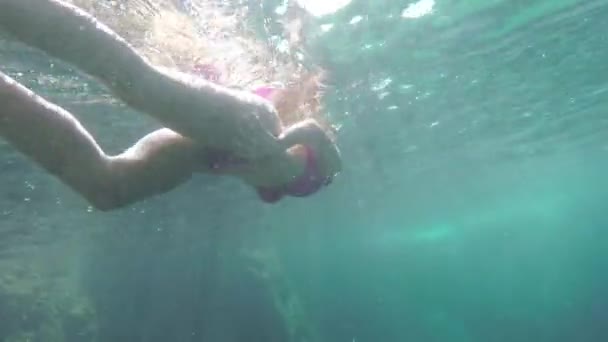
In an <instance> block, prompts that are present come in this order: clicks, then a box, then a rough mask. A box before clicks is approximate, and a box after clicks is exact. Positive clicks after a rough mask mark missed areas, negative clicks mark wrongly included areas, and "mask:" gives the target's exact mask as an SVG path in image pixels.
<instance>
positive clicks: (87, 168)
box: [0, 0, 197, 210]
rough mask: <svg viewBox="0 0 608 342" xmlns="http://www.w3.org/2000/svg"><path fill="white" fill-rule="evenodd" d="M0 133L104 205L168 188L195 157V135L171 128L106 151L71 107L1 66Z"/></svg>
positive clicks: (107, 207) (183, 176) (117, 204)
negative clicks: (38, 92)
mask: <svg viewBox="0 0 608 342" xmlns="http://www.w3.org/2000/svg"><path fill="white" fill-rule="evenodd" d="M0 1H1V0H0ZM0 137H3V138H4V139H6V140H7V141H8V142H10V143H11V144H12V145H13V146H15V147H16V148H17V149H18V150H19V151H21V152H22V153H23V154H25V155H26V156H28V157H29V158H30V159H32V160H34V161H35V162H37V163H38V164H39V165H41V166H42V167H43V168H45V169H46V170H47V171H48V172H50V173H51V174H53V175H55V176H57V177H58V178H59V179H61V180H62V181H63V182H64V183H65V184H67V185H68V186H70V187H71V188H72V189H74V190H75V191H77V192H78V193H80V194H81V195H82V196H83V197H85V198H86V199H87V200H88V201H89V202H90V203H91V204H92V205H94V206H95V207H96V208H98V209H100V210H110V209H115V208H118V207H122V206H125V205H128V204H130V203H133V202H135V201H139V200H141V199H144V198H146V197H150V196H153V195H155V194H160V193H163V192H166V191H169V190H170V189H172V188H174V187H176V186H177V185H179V184H180V183H182V182H184V181H185V180H187V179H188V178H189V177H190V176H191V174H192V171H193V168H194V165H196V163H197V160H196V159H197V153H196V148H195V146H194V144H193V143H192V141H191V140H189V139H186V138H184V137H182V136H181V135H179V134H177V133H175V132H172V131H170V130H168V129H162V130H159V131H156V132H153V133H151V134H149V135H148V136H146V137H144V138H143V139H141V140H140V141H139V142H138V143H137V144H136V145H135V146H133V147H132V148H131V149H129V150H127V151H126V152H124V153H122V154H120V155H118V156H115V157H110V156H107V155H106V154H105V153H104V152H103V151H102V149H101V148H100V147H99V146H98V145H97V143H96V142H95V140H94V139H93V137H92V136H91V135H90V134H89V133H88V132H87V131H86V130H85V128H84V127H82V125H81V124H80V123H79V122H78V120H76V118H74V117H73V116H72V115H71V114H70V113H68V112H67V111H65V110H63V109H62V108H60V107H58V106H56V105H54V104H52V103H49V102H48V101H46V100H44V99H43V98H41V97H40V96H37V95H36V94H34V93H33V92H32V91H30V90H28V89H27V88H25V87H24V86H22V85H20V84H19V83H17V82H16V81H14V80H12V79H11V78H9V77H8V76H6V75H4V74H2V73H1V72H0Z"/></svg>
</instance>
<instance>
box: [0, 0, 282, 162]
mask: <svg viewBox="0 0 608 342" xmlns="http://www.w3.org/2000/svg"><path fill="white" fill-rule="evenodd" d="M0 29H1V30H5V31H7V32H9V33H10V34H12V35H13V36H15V37H16V38H17V39H19V40H21V41H23V42H24V43H26V44H28V45H31V46H33V47H36V48H39V49H41V50H43V51H45V52H47V53H48V54H50V55H52V56H54V57H57V58H59V59H62V60H64V61H66V62H68V63H71V64H73V65H75V66H76V67H78V68H80V69H81V70H83V71H84V72H86V73H88V74H90V75H92V76H94V77H96V78H98V79H100V80H101V81H102V82H103V83H104V84H105V85H106V86H107V87H108V88H109V89H110V90H111V91H112V92H113V93H114V94H115V95H116V96H118V97H119V98H121V99H122V100H123V101H124V102H125V103H127V104H128V105H129V106H131V107H133V108H134V109H136V110H139V111H141V112H144V113H146V114H149V115H151V116H153V117H155V118H156V119H157V120H159V121H160V122H161V123H162V124H163V125H164V126H165V127H168V128H171V129H172V130H174V131H177V132H179V133H180V134H182V135H184V136H187V137H190V138H192V139H194V140H196V141H197V142H198V143H200V144H204V145H211V146H218V147H221V148H227V149H231V150H234V151H235V152H243V153H241V154H247V155H248V156H249V157H257V155H267V154H272V153H277V154H278V153H280V152H282V151H280V149H279V148H278V144H277V143H276V137H275V136H273V134H270V133H268V131H270V130H269V129H268V127H271V126H276V125H277V122H276V121H277V120H278V116H277V115H276V110H275V109H274V107H273V106H272V105H271V104H270V103H269V102H268V101H265V100H263V99H261V98H260V97H258V96H255V95H253V94H249V93H248V92H244V91H237V90H232V89H228V88H225V87H221V86H219V85H215V84H213V83H211V82H208V81H206V80H203V79H198V78H194V77H190V76H187V75H184V74H179V73H169V72H168V71H165V70H161V69H160V68H156V67H153V66H152V65H151V64H150V63H148V61H147V60H145V58H143V57H142V56H140V55H139V54H138V53H137V52H136V51H135V49H134V48H133V47H131V46H130V45H129V44H128V43H127V42H126V41H125V40H124V39H122V38H121V37H119V36H118V35H117V34H116V33H115V32H113V31H112V30H111V29H109V28H108V27H107V26H105V25H104V24H102V23H101V22H99V21H98V20H96V19H95V18H93V17H92V16H91V15H89V14H87V13H86V12H84V11H82V10H80V9H78V8H77V7H75V6H72V5H70V4H68V3H65V2H63V1H61V0H0ZM279 125H280V122H279ZM260 132H265V133H263V134H260ZM252 137H254V138H255V143H252V140H253V139H252ZM256 154H257V155H256Z"/></svg>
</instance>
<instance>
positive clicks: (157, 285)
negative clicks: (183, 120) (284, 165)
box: [0, 0, 608, 342]
mask: <svg viewBox="0 0 608 342" xmlns="http://www.w3.org/2000/svg"><path fill="white" fill-rule="evenodd" d="M63 1H64V0H59V1H57V0H23V3H24V4H25V3H27V4H28V6H30V5H31V6H33V7H35V6H37V5H38V4H41V3H63ZM13 2H14V3H17V2H15V0H0V12H1V11H3V8H4V9H6V8H11V3H13ZM66 3H67V2H66ZM69 3H71V4H74V6H78V8H81V9H82V10H84V11H86V12H87V13H91V15H93V16H95V17H96V18H98V19H99V20H100V21H101V22H104V23H106V24H107V25H108V26H109V27H110V28H111V29H113V30H115V31H116V32H118V34H119V35H120V36H121V37H124V39H125V40H126V41H127V42H129V43H131V44H133V46H134V47H135V48H136V49H137V50H138V51H139V52H140V53H141V54H142V55H144V56H146V57H147V58H148V59H149V60H150V61H151V63H153V64H158V65H162V66H164V67H167V68H174V69H178V70H181V71H183V72H189V71H188V70H190V71H191V70H194V69H193V67H192V66H193V65H197V66H198V65H199V64H196V63H203V62H200V60H204V62H205V63H211V64H204V65H205V66H208V65H213V66H214V67H216V68H217V69H218V70H220V71H218V72H217V74H215V75H216V76H214V77H216V78H214V80H217V82H220V81H219V80H224V83H225V84H226V85H227V86H229V87H231V86H234V87H235V88H243V89H249V88H251V89H253V88H254V85H255V84H257V83H256V82H257V81H258V79H256V78H254V77H253V76H251V77H250V76H249V75H253V74H255V75H263V76H260V78H263V79H264V82H266V83H270V82H271V81H272V78H273V77H275V78H278V77H279V76H280V75H291V74H293V70H303V69H301V68H307V67H310V70H313V69H314V68H313V67H312V66H315V67H319V68H322V69H323V70H324V75H325V76H324V81H323V83H324V84H323V86H322V88H323V99H322V101H323V105H324V106H323V108H322V110H320V111H322V113H323V115H324V120H326V122H327V125H329V126H331V131H332V135H333V136H334V139H335V142H336V145H337V147H338V148H339V152H340V156H341V160H342V169H341V171H340V172H339V173H337V175H336V176H335V178H334V179H333V180H332V181H331V184H329V182H328V184H326V185H327V186H326V187H325V188H323V189H321V190H319V191H318V193H314V194H312V195H311V196H307V197H305V198H300V197H297V196H294V197H285V198H283V199H282V200H280V201H279V202H276V203H266V202H264V201H261V200H259V199H258V197H257V196H256V193H255V191H253V190H252V189H251V187H249V186H248V185H247V184H245V183H244V182H242V181H241V180H240V179H238V178H235V177H218V176H217V175H215V174H204V173H202V174H194V175H193V176H192V177H191V178H190V179H189V180H187V182H185V183H183V184H181V185H179V186H176V187H175V188H173V189H171V190H170V191H166V192H163V193H162V194H156V195H154V196H148V197H146V198H143V199H142V200H140V201H136V202H133V203H130V204H128V205H125V206H122V207H120V208H116V209H115V210H98V208H96V207H95V205H93V204H91V203H89V202H88V201H87V199H85V198H83V196H81V195H80V194H79V193H78V192H77V191H74V189H73V188H71V187H70V186H68V185H66V183H65V182H64V181H62V180H61V179H60V178H59V177H57V176H56V175H54V174H52V172H47V171H46V170H45V169H44V168H43V167H41V166H40V164H39V163H38V162H35V161H33V160H32V158H29V157H28V156H27V153H24V152H23V150H22V149H20V148H16V147H15V146H14V144H13V143H11V140H10V139H8V138H7V139H4V138H3V136H0V155H1V158H0V174H1V177H0V341H1V342H26V341H27V342H38V341H40V342H64V341H65V342H81V341H82V342H89V341H91V342H93V341H94V342H106V341H108V342H109V341H117V342H121V341H125V342H135V341H142V342H161V341H162V342H169V341H171V342H173V341H174V342H195V341H196V342H198V341H204V342H602V341H608V291H607V289H608V215H607V211H608V206H607V203H608V177H607V175H608V112H607V110H608V64H607V63H608V22H607V21H606V19H605V18H606V16H608V2H606V1H602V0H587V1H582V0H579V1H577V0H527V1H519V0H485V1H481V0H469V1H456V0H309V1H306V0H300V1H295V0H290V1H288V0H223V1H220V0H189V1H188V0H123V1H121V0H118V1H109V0H98V1H93V0H70V1H69ZM70 6H71V5H70ZM216 11H217V12H216ZM220 14H221V15H220ZM222 16H224V17H222ZM6 18H7V16H3V15H2V14H1V13H0V72H1V73H5V74H6V75H8V76H9V77H11V78H12V79H14V80H16V81H17V82H19V83H21V84H23V85H24V86H25V87H27V88H29V89H31V90H32V91H34V92H35V93H36V94H38V95H40V96H42V97H43V98H45V99H47V100H48V101H51V102H52V103H55V104H57V105H58V106H61V107H62V108H64V109H65V110H67V111H69V112H70V113H72V114H73V115H74V116H75V117H77V119H78V120H79V121H80V122H81V124H82V126H83V127H85V128H86V130H87V131H88V132H89V133H90V134H91V135H92V136H93V137H94V138H95V140H96V141H97V143H98V144H99V146H101V147H102V148H103V150H104V151H106V152H107V153H108V154H111V155H117V154H120V153H122V152H123V151H125V150H126V149H127V148H129V147H130V146H132V145H133V144H135V142H137V141H138V139H140V138H142V137H143V136H144V135H146V134H148V133H150V132H152V131H154V130H156V129H159V128H161V127H163V124H162V123H159V121H158V120H155V119H154V118H152V117H149V116H146V115H143V114H141V113H138V110H136V109H133V108H130V106H129V105H127V104H125V102H124V101H121V100H120V99H119V96H116V95H115V93H114V92H113V90H110V89H108V87H107V85H106V84H104V83H103V82H101V81H99V80H98V79H97V77H94V76H91V75H89V74H88V73H86V72H85V71H83V70H82V68H80V67H78V66H77V65H76V64H78V63H80V62H78V61H79V59H81V57H78V58H76V57H75V58H74V62H72V61H66V60H62V59H61V58H56V56H54V55H53V54H52V53H47V52H45V51H42V49H40V48H38V47H36V46H34V45H35V44H28V43H24V41H23V40H22V39H19V38H15V37H14V35H13V32H11V31H10V30H9V29H5V27H8V24H7V26H4V24H3V23H2V21H3V20H4V21H5V22H9V21H10V20H9V19H6ZM235 18H236V19H235ZM186 20H190V21H191V22H192V23H193V24H192V25H194V26H192V27H190V28H189V29H191V30H192V31H186V28H185V26H182V25H185V24H184V23H185V22H186ZM41 24H42V23H41ZM209 27H211V28H209ZM219 28H221V29H219ZM215 29H217V30H215ZM214 30H215V31H214ZM66 32H67V31H66ZM186 35H187V37H186ZM231 35H234V36H236V35H240V37H242V38H239V39H242V40H241V41H240V43H238V42H237V43H238V44H241V45H238V46H242V50H240V49H241V48H236V47H234V46H237V43H235V45H234V46H232V45H231V46H228V45H226V46H224V45H221V44H224V43H226V44H228V42H229V41H230V39H231V38H229V37H231ZM193 37H194V38H193ZM197 37H198V38H197ZM227 37H228V38H227ZM56 38H57V40H56V42H53V43H49V46H50V45H52V44H55V46H59V47H61V45H60V44H64V41H65V42H66V43H65V44H68V43H67V41H68V39H69V37H68V38H65V37H60V36H57V37H56ZM205 39H209V41H210V42H213V44H215V45H213V46H216V47H217V48H214V50H213V54H211V53H210V52H209V53H206V52H205V53H203V52H201V53H199V52H197V51H203V50H204V51H207V52H208V51H211V50H210V49H211V47H209V46H211V45H209V46H206V47H197V46H195V44H198V43H196V42H197V41H202V42H203V43H201V44H204V42H205V41H206V40H205ZM234 39H236V38H234ZM247 39H251V41H252V42H253V41H254V39H255V41H256V42H260V44H261V45H260V46H264V47H265V48H268V49H269V50H268V51H266V50H264V51H262V52H260V56H263V57H259V58H257V57H256V56H254V55H255V53H254V52H251V51H258V50H256V49H258V47H257V46H258V45H255V46H254V45H253V44H254V43H251V44H249V43H242V42H243V41H245V40H247ZM247 42H248V41H247ZM209 44H211V43H209ZM230 44H231V43H230ZM256 44H257V43H256ZM67 46H68V45H66V47H67ZM69 46H72V45H69ZM66 49H67V48H66ZM196 49H198V50H196ZM205 49H206V50H205ZM57 53H59V54H61V53H63V52H61V51H60V52H57ZM100 53H101V52H100ZM215 56H229V57H226V58H225V59H221V58H216V57H215ZM277 56H279V57H277ZM280 56H289V58H287V57H285V59H281V58H283V57H280ZM82 58H85V57H82ZM222 58H223V57H222ZM231 58H232V59H231ZM212 59H213V61H210V60H212ZM262 59H263V60H264V61H262ZM245 60H246V61H247V62H245ZM275 61H278V62H276V63H275ZM246 63H249V64H246ZM256 63H257V64H256ZM272 63H275V64H272ZM281 63H283V64H281ZM200 65H202V64H200ZM252 65H254V66H256V65H259V67H260V69H259V70H261V71H259V70H258V69H256V68H254V67H252ZM270 65H273V68H274V69H273V71H272V73H270V72H269V73H268V74H265V71H264V68H265V67H266V66H270ZM293 65H298V66H297V67H293ZM300 65H304V66H300ZM230 67H232V68H230ZM269 68H270V67H269ZM281 68H283V69H281ZM290 68H293V70H292V69H290ZM197 70H198V69H197ZM206 70H207V69H206ZM314 70H316V69H314ZM205 72H206V73H205V75H208V73H207V71H205ZM214 72H215V69H214ZM193 73H194V71H193ZM277 75H278V76H277ZM134 78H135V79H136V78H137V75H135V77H134ZM285 79H286V80H287V79H288V77H287V76H286V78H285ZM286 83H288V82H287V81H286ZM256 89H258V90H259V89H260V88H256ZM1 93H2V89H0V99H4V97H2V96H1ZM168 96H169V95H168ZM3 101H4V100H2V101H0V111H3V110H5V111H7V112H8V111H11V110H12V108H16V107H15V106H13V105H12V104H11V102H10V101H5V102H3ZM176 101H177V100H176ZM307 105H308V107H306V108H308V109H307V110H310V113H313V114H314V113H315V108H316V107H314V108H313V107H311V106H312V105H310V104H307ZM1 107H4V108H1ZM311 108H312V109H311ZM177 112H178V111H177V110H176V113H177ZM17 114H19V113H17ZM313 114H311V115H313ZM175 115H178V114H175ZM0 118H3V116H2V115H0ZM168 120H171V119H168ZM0 125H5V122H4V121H2V120H0ZM49 129H50V128H49ZM0 131H2V129H0ZM24 134H28V133H24ZM7 136H8V134H7ZM30 138H32V139H33V140H36V138H37V137H35V136H33V137H30ZM40 139H42V137H41V138H40ZM54 149H56V147H55V145H53V144H52V143H51V142H49V143H48V151H49V152H48V153H50V154H53V153H56V152H58V151H55V150H54Z"/></svg>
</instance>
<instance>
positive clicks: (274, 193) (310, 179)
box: [194, 64, 332, 203]
mask: <svg viewBox="0 0 608 342" xmlns="http://www.w3.org/2000/svg"><path fill="white" fill-rule="evenodd" d="M194 70H195V72H196V73H197V74H199V75H200V76H203V77H205V78H206V79H208V80H210V81H214V82H217V81H218V80H219V77H220V73H219V71H218V70H217V68H215V67H214V66H212V65H208V64H205V65H196V66H195V68H194ZM275 90H276V88H274V87H272V86H261V87H259V88H256V89H255V90H254V91H253V93H254V94H256V95H259V96H261V97H263V98H266V99H268V98H269V97H270V96H271V95H272V94H273V93H274V91H275ZM304 147H305V149H306V150H305V151H306V167H305V168H304V172H303V174H302V175H300V176H298V177H295V178H294V179H293V180H292V181H291V182H289V183H287V184H284V185H280V186H274V187H258V188H257V189H256V190H257V193H258V196H259V197H260V199H261V200H262V201H264V202H266V203H276V202H278V201H279V200H281V199H282V198H283V197H284V196H292V197H306V196H310V195H312V194H314V193H316V192H317V191H319V189H321V188H322V187H324V186H327V185H329V184H331V182H332V177H330V176H324V175H322V174H321V172H320V171H319V167H318V162H317V156H316V153H315V151H314V150H313V149H312V148H311V147H310V146H304ZM207 161H208V163H209V167H210V168H212V169H215V170H218V169H221V168H223V167H226V166H228V165H231V166H234V164H235V163H244V162H246V161H244V160H237V159H235V158H232V157H231V156H230V154H229V153H223V152H219V151H218V152H215V153H209V154H208V155H207Z"/></svg>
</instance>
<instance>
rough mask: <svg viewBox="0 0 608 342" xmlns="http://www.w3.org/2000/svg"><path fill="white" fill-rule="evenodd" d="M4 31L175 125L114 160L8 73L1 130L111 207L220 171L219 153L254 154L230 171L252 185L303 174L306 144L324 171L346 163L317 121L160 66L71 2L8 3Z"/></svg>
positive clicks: (4, 2) (0, 6)
mask: <svg viewBox="0 0 608 342" xmlns="http://www.w3.org/2000/svg"><path fill="white" fill-rule="evenodd" d="M0 30H5V31H7V32H9V33H11V34H12V35H13V36H15V37H16V38H17V39H19V40H21V41H23V42H25V43H26V44H29V45H31V46H33V47H37V48H39V49H41V50H43V51H45V52H47V53H49V54H50V55H53V56H55V57H57V58H60V59H63V60H64V61H66V62H69V63H72V64H74V65H75V66H77V67H79V68H80V69H81V70H83V71H85V72H87V73H89V74H91V75H92V76H94V77H97V78H98V79H100V80H101V81H102V82H103V83H104V84H105V85H106V86H107V87H108V88H109V89H110V90H111V91H112V92H113V93H114V94H115V95H116V96H118V97H119V98H121V99H122V100H123V101H124V102H125V103H127V104H128V105H130V106H131V107H133V108H134V109H137V110H139V111H140V112H142V113H146V114H149V115H151V116H152V117H154V118H156V119H157V120H159V121H160V122H161V123H163V124H164V125H165V126H167V127H169V128H166V129H161V130H158V131H155V132H153V133H151V134H149V135H147V136H145V137H144V138H142V139H141V140H140V141H138V142H137V143H136V144H135V145H134V146H133V147H131V148H130V149H128V150H127V151H126V152H124V153H122V154H120V155H118V156H108V155H106V154H105V153H104V152H103V150H102V149H101V148H100V147H99V146H98V145H97V143H96V142H95V140H94V139H93V137H91V135H90V134H89V133H88V132H87V131H86V129H85V128H84V127H82V126H81V125H80V123H79V122H78V121H77V119H75V118H74V116H73V115H71V114H70V113H68V112H67V111H65V110H64V109H62V108H60V107H58V106H56V105H54V104H52V103H50V102H48V101H46V100H45V99H43V98H41V97H39V96H37V95H36V94H34V93H33V92H31V91H30V90H28V89H27V88H25V87H24V86H22V85H20V84H19V83H17V82H15V81H14V80H12V79H11V78H9V77H8V76H6V75H4V74H2V73H1V72H0V103H1V104H2V107H0V135H1V136H2V137H4V138H5V139H6V140H8V141H9V142H11V143H12V144H13V145H14V146H15V147H16V148H17V149H18V150H20V151H21V152H22V153H24V154H25V155H27V156H29V157H30V158H31V159H33V160H35V161H36V162H37V163H39V164H40V165H42V166H43V167H44V168H45V169H46V170H48V171H49V172H50V173H52V174H54V175H56V176H57V177H59V178H60V179H61V180H62V181H63V182H64V183H66V184H67V185H69V186H70V187H71V188H73V189H74V190H75V191H77V192H79V193H80V194H81V195H83V196H84V197H85V198H86V199H87V200H88V201H89V202H90V203H91V204H93V205H94V206H95V207H97V208H99V209H101V210H110V209H114V208H118V207H122V206H125V205H128V204H130V203H133V202H135V201H138V200H141V199H143V198H146V197H149V196H152V195H155V194H160V193H164V192H166V191H169V190H170V189H173V188H174V187H176V186H177V185H179V184H181V183H183V182H184V181H186V180H188V179H189V178H190V177H191V176H192V174H193V173H195V172H215V171H214V170H212V169H209V166H208V165H207V164H206V163H205V155H206V153H207V152H208V151H210V150H222V151H229V152H230V153H231V154H233V155H234V156H237V157H241V158H245V159H246V160H248V163H246V164H245V165H242V166H235V167H234V168H233V169H228V170H222V174H228V175H232V176H236V177H239V178H241V179H242V180H244V181H245V182H246V183H248V184H250V185H252V186H275V185H282V184H285V183H287V182H289V181H290V180H291V179H293V178H294V177H297V176H298V175H299V174H300V173H302V172H303V169H304V164H305V161H304V154H303V153H302V148H301V145H309V146H311V147H313V149H315V151H317V153H318V158H319V167H320V169H321V172H322V173H323V174H327V175H332V176H333V175H334V174H336V173H338V172H339V171H340V169H341V161H340V155H339V152H338V149H337V148H336V146H335V145H334V144H333V142H332V141H331V140H330V139H329V138H328V137H327V135H326V134H325V133H324V131H323V130H322V129H321V128H320V127H319V125H317V124H316V123H315V122H314V121H312V120H307V121H304V122H301V123H299V124H296V125H294V126H292V127H289V128H284V127H283V126H282V124H281V121H280V119H279V117H278V116H277V113H276V111H275V109H274V107H273V105H272V104H271V103H270V102H267V101H265V100H263V99H262V98H259V97H257V96H255V95H252V94H249V93H246V92H240V91H236V90H231V89H228V88H225V87H221V86H218V85H215V84H213V83H210V82H207V81H205V80H202V79H195V78H191V77H188V76H186V75H175V74H170V73H168V72H165V71H162V70H160V69H158V68H155V67H154V66H152V65H151V64H149V63H148V62H147V61H146V60H145V59H144V58H143V57H141V56H140V55H138V54H137V53H136V52H135V50H134V49H132V48H131V47H130V46H129V45H128V43H126V42H125V41H124V40H122V39H121V38H120V37H118V36H117V35H116V34H115V33H113V32H112V31H111V30H109V29H108V28H107V27H105V26H104V25H103V24H101V23H99V22H98V21H96V20H95V19H94V18H92V17H91V16H89V15H88V14H86V13H84V12H82V11H80V10H78V9H77V8H75V7H73V6H70V5H67V4H65V3H63V2H61V1H57V0H0ZM178 132H179V133H178Z"/></svg>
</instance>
